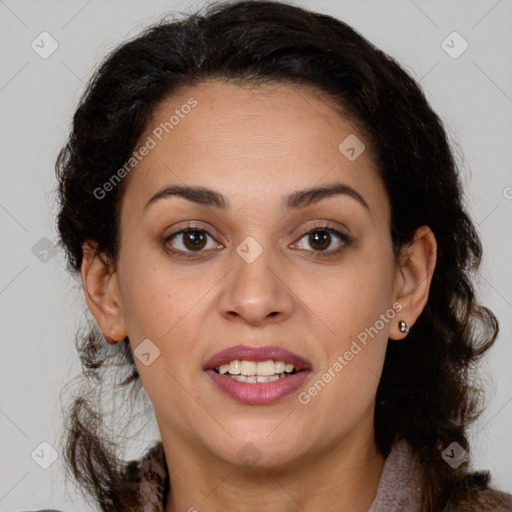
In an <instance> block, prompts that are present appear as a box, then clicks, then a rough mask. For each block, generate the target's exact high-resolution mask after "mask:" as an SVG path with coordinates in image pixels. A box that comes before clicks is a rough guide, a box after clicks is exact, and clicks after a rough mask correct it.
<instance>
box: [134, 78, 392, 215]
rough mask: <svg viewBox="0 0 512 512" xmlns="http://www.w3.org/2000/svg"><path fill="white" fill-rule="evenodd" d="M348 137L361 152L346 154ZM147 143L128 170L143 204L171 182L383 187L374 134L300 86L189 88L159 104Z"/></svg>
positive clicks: (257, 192) (234, 189)
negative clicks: (336, 183) (371, 137)
mask: <svg viewBox="0 0 512 512" xmlns="http://www.w3.org/2000/svg"><path fill="white" fill-rule="evenodd" d="M347 140H348V141H349V143H348V146H353V147H355V149H356V151H357V152H358V153H359V152H360V154H359V156H357V155H356V156H357V158H356V159H349V158H347V156H351V154H350V153H348V154H347V153H346V149H347V143H345V141H347ZM358 144H359V145H358ZM142 145H147V146H151V149H150V150H149V151H147V152H146V155H145V156H144V157H143V158H142V159H141V160H140V162H139V163H137V165H136V167H135V169H134V170H133V172H132V173H131V174H130V175H129V183H130V184H129V186H128V189H127V192H126V197H125V200H126V201H127V202H129V203H130V204H131V205H132V206H133V207H137V208H139V209H140V208H142V206H143V204H142V203H144V204H145V201H147V200H148V199H149V197H150V196H151V194H152V193H154V192H155V191H156V190H158V189H159V188H161V187H164V186H166V185H169V184H180V185H185V184H186V185H202V186H206V187H209V188H212V189H217V190H218V189H222V190H223V192H224V193H225V195H227V196H233V197H234V198H235V199H236V197H237V196H240V199H241V201H247V200H258V199H259V198H261V197H262V196H263V195H264V196H265V197H267V198H269V199H270V198H272V197H274V196H276V200H277V196H279V195H282V194H285V193H286V192H291V191H294V190H296V189H298V188H306V187H312V186H314V185H321V184H323V183H327V182H329V183H332V182H333V181H342V182H346V183H347V184H348V185H350V186H352V187H354V188H359V189H360V190H361V192H362V193H363V192H364V193H365V194H370V195H377V196H378V195H379V194H381V195H382V193H383V189H382V184H381V183H380V179H379V178H378V173H377V170H376V167H375V163H374V159H373V157H372V154H371V152H370V150H369V141H367V140H365V137H364V135H363V134H362V133H361V132H360V131H359V130H358V128H357V127H356V125H355V123H353V122H352V121H351V120H350V119H348V118H347V117H344V116H343V115H341V113H340V109H339V108H337V105H336V104H335V103H334V102H333V101H332V100H331V99H330V98H327V97H326V96H325V95H324V94H320V93H318V92H316V91H315V90H312V89H310V88H306V87H302V86H300V87H299V86H296V85H290V84H278V85H274V84H273V85H256V86H254V85H251V86H247V85H244V86H240V85H237V84H233V83H225V82H222V83H221V82H207V83H202V84H199V85H196V86H192V87H187V88H184V89H182V90H181V91H180V92H178V93H177V94H174V95H173V96H172V97H170V98H169V99H167V100H166V101H164V102H162V103H161V104H160V105H159V106H158V107H157V108H156V110H155V111H154V113H153V115H152V117H151V119H150V121H149V122H148V125H147V127H146V130H145V132H144V133H143V134H142V136H141V137H140V139H139V144H138V145H137V147H141V146H142ZM365 147H366V149H362V148H365ZM349 149H350V148H349ZM344 151H345V152H344ZM361 151H362V152H361ZM241 192H243V197H241V194H240V193H241Z"/></svg>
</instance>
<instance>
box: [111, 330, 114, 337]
mask: <svg viewBox="0 0 512 512" xmlns="http://www.w3.org/2000/svg"><path fill="white" fill-rule="evenodd" d="M110 337H111V338H113V337H114V329H112V332H111V333H110Z"/></svg>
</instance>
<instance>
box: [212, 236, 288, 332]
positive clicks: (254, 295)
mask: <svg viewBox="0 0 512 512" xmlns="http://www.w3.org/2000/svg"><path fill="white" fill-rule="evenodd" d="M246 240H248V242H245V243H244V242H243V243H241V244H240V245H239V246H238V248H237V251H233V253H232V254H231V255H230V260H231V261H230V263H232V266H231V268H232V271H231V272H229V273H228V275H227V276H226V279H225V280H223V286H224V288H223V290H222V293H221V297H220V301H219V308H220V314H221V315H222V316H223V317H225V318H226V319H228V320H231V321H233V320H239V321H243V322H245V323H247V324H250V325H254V326H263V325H265V324H267V323H277V322H281V321H283V320H285V319H286V318H288V317H289V316H290V315H291V314H292V312H293V308H294V307H295V300H294V294H293V292H292V290H291V288H290V285H289V283H288V279H287V277H288V276H289V272H287V266H286V261H283V259H282V258H279V257H278V256H277V255H276V254H275V253H273V251H272V249H271V248H268V246H267V247H266V248H265V249H263V247H262V245H260V244H258V243H257V242H255V240H254V239H253V238H251V237H248V239H246ZM261 251H262V252H261Z"/></svg>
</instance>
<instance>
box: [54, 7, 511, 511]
mask: <svg viewBox="0 0 512 512" xmlns="http://www.w3.org/2000/svg"><path fill="white" fill-rule="evenodd" d="M57 173H58V178H59V197H60V204H61V209H60V213H59V216H58V229H59V233H60V237H61V243H62V245H63V246H64V248H65V249H66V252H67V255H68V258H69V263H70V266H71V269H72V271H74V272H79V271H80V272H81V276H82V282H83V287H84V292H85V297H86V300H87V304H88V307H89V309H90V311H91V313H92V314H93V316H94V318H95V320H96V322H97V327H99V330H98V329H97V327H96V326H94V327H93V328H92V329H91V331H90V332H89V333H88V334H87V335H86V336H84V337H83V338H82V339H79V352H80V357H81V359H82V363H83V366H84V375H85V376H86V377H87V378H88V379H89V380H87V381H86V384H84V386H85V387H84V392H83V394H82V395H80V396H78V397H77V398H76V400H75V402H74V404H73V407H71V408H70V411H69V418H68V419H69V422H68V428H69V434H68V438H67V440H66V462H67V464H68V466H69V469H70V471H71V473H72V474H73V476H74V477H75V478H76V479H77V481H78V482H79V484H80V485H81V486H82V488H83V489H84V490H85V491H86V492H88V493H89V495H90V496H91V497H92V498H93V499H94V500H95V501H96V504H97V506H99V508H100V509H101V510H104V511H120V510H122V511H132V510H141V511H145V512H147V511H165V512H175V511H178V510H180V511H181V510H188V511H193V510H209V511H216V510H244V511H256V510H262V509H264V510H269V511H276V512H277V511H285V510H286V511H291V510H315V511H316V510H333V511H334V510H336V511H351V512H363V511H364V512H366V511H369V512H383V511H390V510H393V511H398V510H402V511H404V512H405V511H418V512H419V511H421V512H434V511H435V512H438V511H441V510H443V511H455V510H457V511H461V510H468V511H469V510H478V511H481V510H482V511H484V510H485V511H486V510H489V511H490V510H493V511H496V510H500V511H505V510H512V497H511V496H510V495H508V494H505V493H501V492H498V491H496V490H493V489H492V488H491V487H490V483H489V475H488V474H487V473H481V472H480V473H477V472H474V471H472V470H471V469H470V468H469V460H470V459H469V446H468V440H467V429H468V425H469V424H470V423H471V421H473V420H474V419H475V418H476V417H477V416H478V414H479V413H480V407H479V405H480V403H479V398H480V395H479V393H478V391H477V390H475V388H474V386H473V384H472V377H473V375H472V373H471V370H472V368H473V367H474V363H475V362H476V361H477V360H478V359H479V358H480V357H481V356H482V355H483V354H484V353H485V352H486V351H487V350H488V349H489V348H490V347H491V345H492V344H493V342H494V340H495V338H496V335H497V330H498V326H497V321H496V319H495V317H494V315H493V314H492V313H491V312H490V311H489V310H488V309H486V308H485V307H483V306H480V305H479V304H478V302H477V301H476V299H475V297H474V290H473V285H472V281H471V279H472V272H474V271H476V270H477V268H478V266H479V263H480V259H481V254H482V249H481V244H480V240H479V238H478V235H477V233H476V231H475V228H474V225H473V223H472V222H471V220H470V218H469V217H468V214H467V212H466V210H465V208H464V207H463V203H462V191H461V187H460V182H459V177H458V173H457V169H456V166H455V163H454V159H453V157H452V153H451V150H450V147H449V145H448V142H447V137H446V134H445V131H444V128H443V126H442V123H441V121H440V119H439V118H438V116H437V115H436V114H435V113H434V112H433V111H432V110H431V108H430V106H429V105H428V103H427V102H426V100H425V97H424V95H423V93H422V92H421V90H420V89H419V87H418V85H417V84H416V83H415V82H414V80H412V79H411V77H409V76H408V75H407V74H406V73H405V72H404V71H403V70H402V69H401V68H400V67H399V66H398V64H397V63H396V62H395V61H394V60H393V59H391V58H390V57H388V56H387V55H385V54H384V53H383V52H381V51H379V50H378V49H376V48H375V47H373V46H372V45H371V44H370V43H369V42H368V41H366V40H365V39H364V38H363V37H361V36H360V35H359V34H358V33H356V32H355V31H354V30H353V29H351V28H350V27H349V26H347V25H346V24H344V23H342V22H340V21H338V20H335V19H333V18H331V17H328V16H324V15H320V14H315V13H312V12H309V11H306V10H303V9H300V8H298V7H293V6H289V5H285V4H281V3H275V2H267V1H247V2H239V3H235V4H232V5H217V6H214V7H212V8H210V10H208V11H207V12H206V13H205V14H204V15H193V16H190V17H188V18H186V19H184V20H180V21H173V22H162V23H160V24H158V25H155V26H154V27H153V28H151V29H149V30H147V31H146V32H145V33H144V34H142V35H141V36H139V37H137V38H136V39H134V40H133V41H130V42H128V43H126V44H124V45H122V46H121V47H119V48H118V49H117V50H115V51H114V52H113V53H112V54H111V55H110V56H109V57H108V58H107V59H106V61H105V62H104V63H103V64H102V66H101V67H100V68H99V70H98V71H97V72H96V73H95V75H94V77H93V79H92V80H91V82H90V84H89V85H88V88H87V90H86V93H85V95H84V97H83V98H82V100H81V103H80V106H79V108H78V110H77V112H76V114H75V116H74V120H73V129H72V132H71V135H70V138H69V141H68V143H67V145H66V147H65V148H64V149H63V150H62V152H61V153H60V155H59V158H58V162H57ZM100 331H101V333H100ZM105 342H107V343H108V345H106V344H105ZM121 363H123V364H121ZM115 371H117V372H119V373H118V374H117V375H118V376H119V379H118V382H117V383H114V384H113V385H115V386H118V387H120V388H121V389H124V388H125V387H127V386H128V389H131V390H135V391H137V390H143V391H144V393H146V394H147V397H148V398H149V400H150V401H151V404H152V406H153V407H154V414H155V418H156V422H157V424H158V428H159V432H160V435H161V439H162V442H161V443H158V444H157V445H155V446H152V447H148V450H147V453H146V454H145V456H144V457H143V458H142V459H141V460H140V461H132V462H131V463H130V464H128V465H126V464H125V463H124V462H123V458H122V457H121V456H120V453H118V450H117V449H116V448H117V443H118V441H119V438H118V436H117V434H118V431H116V430H114V431H113V432H112V433H111V434H108V430H107V429H106V427H105V424H104V421H103V415H104V414H106V413H107V412H108V411H104V410H101V409H100V401H99V398H98V397H99V396H100V389H101V387H100V386H101V383H102V381H103V380H104V379H107V378H112V376H113V375H116V373H114V372H115ZM91 377H93V378H94V379H95V380H94V381H93V385H92V390H93V391H95V392H96V393H97V396H96V397H95V396H94V394H92V395H91V389H89V388H87V385H89V386H90V378H91ZM110 385H112V384H110ZM114 425H115V426H116V427H119V430H120V429H121V426H120V425H117V424H116V423H115V422H114Z"/></svg>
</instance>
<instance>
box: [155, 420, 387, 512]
mask: <svg viewBox="0 0 512 512" xmlns="http://www.w3.org/2000/svg"><path fill="white" fill-rule="evenodd" d="M367 419H369V418H367ZM371 419H372V421H371V422H370V423H368V422H367V424H369V425H371V428H367V429H366V430H363V431H361V428H358V429H354V431H353V432H352V433H350V434H349V435H348V436H346V437H345V438H344V439H343V440H341V441H338V442H337V443H336V444H335V445H333V446H328V447H325V448H324V449H323V450H322V452H321V453H318V452H317V453H314V454H313V455H311V454H306V455H304V456H303V457H301V458H300V459H295V460H294V461H293V462H292V463H290V464H289V465H287V466H285V467H283V466H280V467H278V468H277V467H276V468H265V469H256V468H254V467H253V468H245V467H243V466H242V467H240V465H237V466H235V465H232V464H227V463H226V462H224V461H220V460H219V459H218V458H217V457H215V456H213V455H212V454H208V453H205V450H203V451H199V450H198V448H197V444H196V443H191V442H190V440H187V439H178V440H177V438H176V433H173V434H172V436H169V437H168V438H166V436H165V435H164V434H165V430H163V431H162V429H161V431H162V442H163V446H164V451H165V455H166V460H167V464H168V468H169V479H170V482H169V483H170V489H171V491H170V493H169V496H168V498H167V502H166V504H165V512H178V511H185V510H186V511H190V512H194V511H199V510H202V509H207V510H208V511H209V512H220V511H225V510H239V511H244V512H257V511H260V510H265V511H266V512H298V511H303V510H322V511H325V512H367V511H368V509H369V508H370V506H371V504H372V502H373V500H374V498H375V495H376V492H377V487H378V484H379V480H380V476H381V473H382V468H383V465H384V462H385V458H384V456H383V455H382V454H381V453H380V451H379V450H378V448H377V445H376V443H375V436H374V431H373V411H372V418H371Z"/></svg>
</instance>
